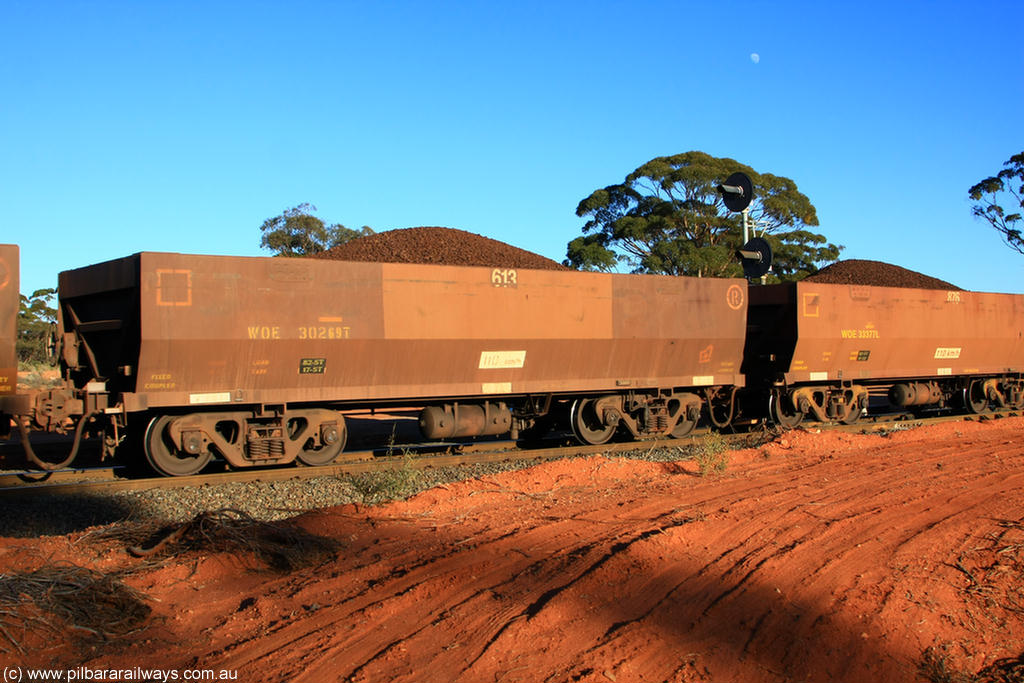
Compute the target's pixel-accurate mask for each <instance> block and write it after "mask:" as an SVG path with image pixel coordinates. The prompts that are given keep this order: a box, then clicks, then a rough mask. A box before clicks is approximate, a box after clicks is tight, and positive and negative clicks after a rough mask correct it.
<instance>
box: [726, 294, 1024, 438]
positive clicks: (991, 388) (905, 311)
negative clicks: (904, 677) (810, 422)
mask: <svg viewBox="0 0 1024 683" xmlns="http://www.w3.org/2000/svg"><path fill="white" fill-rule="evenodd" d="M749 293H750V308H749V314H750V330H749V337H748V339H747V348H746V351H745V360H744V367H743V370H744V372H745V373H746V377H747V381H748V384H749V385H750V386H752V387H754V386H756V387H759V388H762V392H761V393H762V394H764V393H767V398H768V401H767V404H768V408H767V409H768V410H770V412H771V415H772V418H773V419H774V420H775V421H776V422H777V423H780V424H783V425H785V426H795V425H797V424H799V423H800V421H801V420H802V419H803V418H804V417H805V416H807V415H810V416H813V417H815V418H816V419H819V420H823V421H841V422H846V423H852V422H855V421H856V420H857V419H858V418H859V417H860V416H861V415H862V414H863V412H864V410H865V409H866V408H867V407H868V401H869V398H870V396H869V394H870V393H871V392H872V391H873V390H876V389H877V388H882V389H884V390H885V391H886V392H887V396H885V398H886V399H887V402H888V403H889V404H890V405H892V406H895V407H897V408H901V409H906V410H911V411H922V410H932V409H936V408H951V409H962V410H965V411H967V412H974V413H980V412H985V411H988V410H990V409H997V408H1003V409H1006V408H1010V409H1020V408H1022V407H1024V381H1022V374H1021V373H1022V372H1024V296H1020V295H1013V294H991V293H984V292H967V291H959V290H957V291H946V290H935V289H908V288H898V287H869V286H859V285H837V284H821V283H814V282H806V281H805V282H799V283H791V284H781V285H769V286H765V287H756V288H752V289H751V290H750V292H749Z"/></svg>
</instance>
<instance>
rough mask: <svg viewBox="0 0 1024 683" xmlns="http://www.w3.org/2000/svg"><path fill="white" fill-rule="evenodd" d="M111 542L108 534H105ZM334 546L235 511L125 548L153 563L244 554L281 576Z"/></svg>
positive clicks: (326, 555) (326, 557)
mask: <svg viewBox="0 0 1024 683" xmlns="http://www.w3.org/2000/svg"><path fill="white" fill-rule="evenodd" d="M105 536H106V537H107V538H113V535H112V534H106V535H105ZM339 548H340V544H339V543H338V541H336V540H335V539H332V538H327V537H324V536H318V535H316V534H311V533H309V532H308V531H305V530H303V529H300V528H298V527H295V526H292V525H290V524H286V523H280V522H261V521H259V520H256V519H254V518H253V517H251V516H250V515H248V514H246V513H245V512H242V511H241V510H235V509H230V508H228V509H223V510H213V511H210V512H203V513H200V514H198V515H196V516H195V517H193V518H192V519H191V520H189V521H188V522H185V523H184V524H180V525H177V526H170V527H164V528H162V529H160V530H158V531H156V533H153V534H151V535H150V537H149V539H148V540H146V541H144V542H142V543H139V544H137V545H133V546H132V547H130V548H129V552H131V553H132V554H133V555H135V556H136V557H155V556H158V555H166V554H172V553H182V552H187V551H190V550H205V551H210V552H227V553H240V554H250V555H252V556H253V557H255V558H257V559H259V560H260V561H261V562H263V563H264V564H266V565H267V566H268V567H270V568H272V569H275V570H277V571H281V572H288V571H293V570H296V569H301V568H303V567H312V566H317V565H320V564H324V563H325V562H329V561H331V560H333V559H335V558H336V557H337V555H338V550H339Z"/></svg>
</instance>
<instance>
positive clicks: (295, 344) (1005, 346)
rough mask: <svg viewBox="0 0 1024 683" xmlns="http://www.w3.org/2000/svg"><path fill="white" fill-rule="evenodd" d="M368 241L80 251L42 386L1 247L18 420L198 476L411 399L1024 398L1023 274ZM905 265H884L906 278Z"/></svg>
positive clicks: (834, 413) (477, 414)
mask: <svg viewBox="0 0 1024 683" xmlns="http://www.w3.org/2000/svg"><path fill="white" fill-rule="evenodd" d="M416 230H417V231H419V233H417V232H407V231H393V232H394V233H403V232H404V233H406V234H404V235H400V236H393V237H392V239H395V240H398V239H399V238H400V239H401V240H403V241H405V242H409V243H410V244H413V245H414V246H413V247H411V250H412V252H413V253H421V254H422V253H423V252H424V250H423V248H422V247H417V246H415V245H416V244H417V242H416V240H417V239H419V238H421V237H422V236H423V235H422V234H421V233H422V232H423V231H426V230H430V231H439V230H442V231H443V230H444V229H442V228H429V229H416ZM454 232H456V231H451V233H454ZM446 234H448V235H449V236H451V234H450V233H439V234H438V235H434V237H435V238H436V239H437V238H439V235H440V236H441V237H443V236H444V235H446ZM382 235H387V233H382ZM467 235H468V236H469V237H467ZM375 237H377V238H378V239H387V238H382V237H381V235H377V236H375ZM455 238H456V240H457V241H458V242H459V243H461V244H462V245H463V246H467V245H468V247H472V246H473V245H474V244H476V245H477V246H478V247H481V248H483V247H482V246H481V245H482V243H480V242H478V241H476V242H475V241H474V240H483V239H485V238H480V237H479V236H473V235H472V234H471V233H462V234H460V235H456V236H455ZM436 239H435V241H436ZM410 240H411V241H410ZM354 244H355V243H353V245H354ZM496 244H500V243H496ZM346 246H347V245H346ZM506 246H508V245H506ZM348 248H349V249H350V250H351V252H350V253H349V255H348V256H346V255H345V254H344V250H340V251H341V253H335V254H330V253H328V254H326V255H325V257H324V258H317V259H282V258H271V257H263V258H261V257H256V258H242V257H228V256H196V255H186V254H173V253H149V252H144V253H139V254H134V255H131V256H128V257H125V258H120V259H116V260H113V261H108V262H105V263H100V264H96V265H91V266H87V267H84V268H80V269H77V270H72V271H67V272H64V273H61V274H60V277H59V285H58V323H57V329H56V332H55V334H54V351H55V353H56V356H57V358H58V360H59V363H60V368H61V377H62V384H61V386H59V387H57V388H55V389H52V390H49V391H42V392H37V393H33V394H27V393H23V394H19V393H17V391H16V390H15V377H16V362H15V359H14V344H13V340H14V337H15V322H16V315H17V309H18V252H17V247H13V246H0V413H2V415H0V430H10V429H11V428H12V427H14V428H17V429H18V430H20V431H21V436H22V443H23V445H24V447H25V450H26V455H27V457H28V458H29V460H30V461H32V462H33V463H34V464H35V465H36V466H38V467H42V468H45V469H52V468H55V467H60V466H65V465H67V464H68V463H70V462H71V461H72V460H73V459H74V457H75V453H76V451H77V448H78V443H79V442H80V441H81V440H82V438H83V437H84V436H85V435H86V434H90V435H96V436H100V437H102V443H103V449H104V455H105V456H117V457H119V458H122V459H129V460H131V459H141V460H144V461H146V462H148V464H149V465H150V466H151V467H152V468H153V469H155V470H156V471H158V472H160V473H163V474H166V475H185V474H192V473H197V472H200V471H201V470H203V469H204V468H205V467H206V465H207V464H208V463H209V462H210V461H211V460H213V459H214V458H218V459H220V460H222V461H224V462H225V463H226V464H227V465H228V466H230V467H232V468H243V467H250V466H264V465H285V464H289V463H296V462H298V463H302V464H305V465H311V466H317V465H325V464H327V463H331V462H334V461H335V460H336V459H338V458H339V457H342V454H343V452H344V449H345V445H346V441H347V436H348V424H347V422H346V415H347V414H351V412H352V411H358V410H366V409H388V408H392V407H396V406H401V407H409V406H414V407H416V408H418V409H419V411H420V412H419V427H420V430H421V433H422V436H423V439H424V440H428V441H434V440H447V439H462V438H470V437H475V436H497V435H509V436H510V437H511V438H525V437H527V436H529V437H535V436H537V435H538V434H540V433H543V432H544V431H545V430H546V429H549V428H550V427H551V426H552V425H553V424H556V423H557V424H562V425H567V426H568V427H569V428H570V429H571V432H572V434H573V435H574V436H575V438H576V439H577V440H579V441H580V442H583V443H588V444H601V443H604V442H607V441H608V440H610V439H611V438H613V437H614V436H616V435H618V436H619V437H620V438H633V439H642V438H647V437H654V436H658V437H681V436H684V435H686V434H688V433H690V431H692V430H693V429H694V427H695V426H696V425H697V424H698V422H700V421H704V422H707V423H710V424H711V425H713V426H715V427H717V428H719V429H727V428H730V427H733V426H736V425H738V424H741V423H743V424H751V423H760V422H764V421H766V420H767V421H771V422H774V423H776V424H780V425H782V426H785V427H792V426H795V425H797V424H799V423H800V422H801V421H802V420H804V419H805V418H812V419H816V420H819V421H823V422H846V423H850V422H854V421H856V420H858V419H859V418H860V417H861V416H863V415H864V414H870V413H871V412H874V411H875V410H892V409H897V410H902V411H911V412H921V411H927V410H945V411H954V410H958V411H966V412H975V413H981V412H986V411H990V410H999V409H1021V408H1024V338H1022V335H1024V296H1019V295H1010V294H987V293H977V292H965V291H961V290H958V289H956V288H954V287H952V285H948V283H942V282H940V281H936V282H931V281H927V282H926V281H916V280H915V281H912V282H910V284H911V285H912V286H909V287H907V286H878V284H875V283H874V282H872V281H864V280H861V281H858V280H857V279H856V278H854V279H852V280H851V279H850V275H849V272H848V271H850V270H851V268H852V270H853V271H857V269H858V266H857V264H854V266H850V265H849V263H847V266H845V267H844V266H840V265H839V264H837V267H836V268H835V270H834V271H833V272H832V274H831V275H829V273H826V270H828V269H825V270H823V271H822V273H821V275H822V277H821V278H820V280H821V281H815V278H813V277H812V278H808V279H807V280H804V281H802V282H799V283H795V284H793V283H790V284H781V285H767V286H748V284H747V282H746V281H745V280H742V279H731V280H730V279H708V278H689V277H668V276H654V275H620V274H606V273H589V272H576V271H571V270H567V269H564V268H562V267H561V266H559V265H558V264H556V263H554V262H553V261H548V260H546V259H543V260H541V261H529V260H528V261H518V260H515V259H517V258H519V255H515V254H512V252H503V253H504V257H503V258H504V261H502V262H497V263H495V262H491V263H488V262H487V259H484V260H483V261H475V260H473V259H475V256H472V255H466V256H464V257H460V258H462V259H463V260H464V262H465V263H467V264H469V265H451V264H443V263H436V262H435V263H429V262H428V263H408V262H387V261H388V260H389V259H390V258H392V257H391V256H389V254H388V253H387V252H386V251H385V252H384V253H381V251H380V249H381V244H380V243H377V244H375V245H367V244H363V245H358V246H349V247H348ZM360 249H362V250H364V251H363V253H359V250H360ZM510 249H514V248H511V247H510ZM470 251H472V249H470ZM519 251H521V250H519ZM750 251H752V250H748V252H750ZM460 253H462V252H460ZM466 253H467V254H469V252H466ZM524 253H526V254H528V252H524ZM532 256H534V257H536V255H532ZM762 256H763V255H762ZM339 257H340V258H341V259H346V258H348V259H351V260H337V259H338V258H339ZM755 257H758V256H757V255H755ZM536 258H537V259H542V257H536ZM768 258H770V254H768ZM393 260H395V261H409V260H416V259H415V258H410V259H406V258H393ZM421 260H427V261H431V260H436V259H433V257H432V256H430V255H429V254H426V255H424V256H422V257H421ZM868 263H872V262H868ZM524 264H525V265H524ZM762 265H763V264H762ZM844 268H845V270H844ZM859 268H860V269H861V270H862V271H864V272H867V271H869V270H870V268H868V267H865V266H864V265H863V263H862V264H860V266H859ZM876 270H877V269H876ZM883 270H884V269H883ZM879 272H882V271H879ZM894 272H895V271H885V273H887V274H886V275H885V277H886V278H889V280H886V281H885V284H886V285H894V284H895V285H899V284H906V283H905V282H897V280H899V278H898V277H895V276H894V275H893V273H894ZM908 272H909V271H908ZM830 278H831V279H832V280H831V281H829V279H830ZM836 278H845V279H840V280H839V283H837V282H836ZM894 278H895V279H894ZM883 279H884V278H883ZM946 285H948V287H947V286H946ZM934 287H940V288H939V289H936V288H934ZM943 287H944V288H943ZM31 430H44V431H52V432H61V433H69V434H72V435H73V437H74V438H73V445H72V447H71V450H70V451H69V454H68V455H67V457H65V458H64V460H63V462H60V463H52V462H44V461H43V460H41V459H40V458H38V457H37V456H36V455H35V453H34V451H33V450H32V445H31V439H30V438H29V432H30V431H31Z"/></svg>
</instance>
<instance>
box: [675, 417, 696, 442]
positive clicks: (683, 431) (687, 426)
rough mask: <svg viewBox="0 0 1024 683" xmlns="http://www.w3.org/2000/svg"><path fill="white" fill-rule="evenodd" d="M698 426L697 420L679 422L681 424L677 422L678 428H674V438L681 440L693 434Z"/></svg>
mask: <svg viewBox="0 0 1024 683" xmlns="http://www.w3.org/2000/svg"><path fill="white" fill-rule="evenodd" d="M696 426H697V421H696V420H679V422H676V426H675V427H673V428H672V438H673V439H681V438H683V437H684V436H687V435H688V434H689V433H690V432H692V431H693V428H694V427H696Z"/></svg>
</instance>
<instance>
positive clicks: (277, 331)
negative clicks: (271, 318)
mask: <svg viewBox="0 0 1024 683" xmlns="http://www.w3.org/2000/svg"><path fill="white" fill-rule="evenodd" d="M248 330H249V339H280V338H281V328H280V327H279V326H278V325H250V326H249V328H248Z"/></svg>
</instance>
